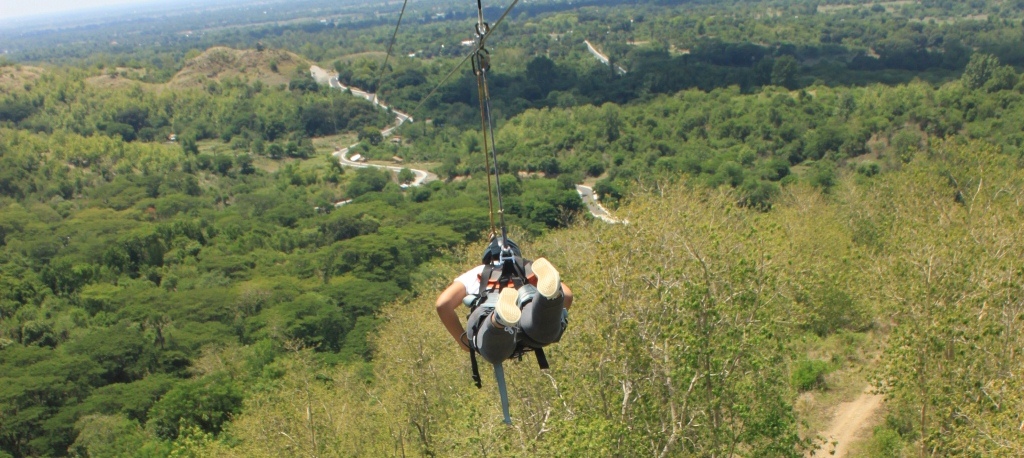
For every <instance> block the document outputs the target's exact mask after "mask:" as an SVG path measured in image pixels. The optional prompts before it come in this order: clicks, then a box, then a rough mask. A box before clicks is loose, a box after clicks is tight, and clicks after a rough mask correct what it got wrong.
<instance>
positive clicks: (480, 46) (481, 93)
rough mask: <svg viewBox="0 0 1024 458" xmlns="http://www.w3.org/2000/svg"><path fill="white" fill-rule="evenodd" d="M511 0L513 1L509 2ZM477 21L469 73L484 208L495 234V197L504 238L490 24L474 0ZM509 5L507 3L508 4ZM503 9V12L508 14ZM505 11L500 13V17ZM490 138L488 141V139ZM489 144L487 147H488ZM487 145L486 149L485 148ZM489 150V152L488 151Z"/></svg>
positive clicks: (505, 232) (503, 210) (479, 1)
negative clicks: (475, 100) (478, 136)
mask: <svg viewBox="0 0 1024 458" xmlns="http://www.w3.org/2000/svg"><path fill="white" fill-rule="evenodd" d="M514 5H515V3H513V6H514ZM476 8H477V25H476V52H475V53H474V57H475V58H474V59H473V73H474V74H475V75H476V84H477V94H478V98H479V101H480V128H481V130H482V134H483V139H484V142H483V149H484V161H485V162H486V167H487V170H486V173H487V197H488V199H487V201H488V207H489V208H488V211H489V212H490V218H491V235H492V236H493V235H496V233H497V230H496V228H495V227H494V200H493V199H492V198H491V195H492V194H493V195H494V196H496V197H497V199H498V219H499V221H500V223H501V239H502V240H508V229H507V226H506V225H505V205H504V202H503V201H502V199H501V173H500V171H499V170H498V155H497V145H496V143H495V140H494V122H493V119H492V118H491V94H490V91H489V90H488V88H487V71H488V70H490V67H491V63H490V53H489V52H488V51H487V48H486V41H487V37H488V36H489V35H490V33H491V27H490V25H489V24H488V23H487V22H484V9H483V4H482V2H481V0H477V1H476ZM510 8H511V7H510ZM508 11H510V10H506V11H505V14H508ZM505 14H503V15H502V18H504V16H505ZM488 140H490V141H488ZM488 147H489V148H488ZM488 149H490V151H488ZM488 153H490V154H488ZM492 161H493V163H494V187H493V191H492V186H491V162H492Z"/></svg>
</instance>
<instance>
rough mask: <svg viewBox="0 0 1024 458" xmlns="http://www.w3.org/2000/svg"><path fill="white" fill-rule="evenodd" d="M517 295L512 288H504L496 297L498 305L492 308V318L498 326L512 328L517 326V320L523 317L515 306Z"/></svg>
mask: <svg viewBox="0 0 1024 458" xmlns="http://www.w3.org/2000/svg"><path fill="white" fill-rule="evenodd" d="M518 298H519V293H518V292H517V291H516V290H515V289H514V288H505V289H502V290H501V294H500V295H498V305H496V306H494V318H495V320H496V321H497V322H498V324H500V325H502V326H504V327H506V328H514V327H516V326H518V325H519V319H520V318H522V317H523V311H522V310H519V306H517V305H516V299H518Z"/></svg>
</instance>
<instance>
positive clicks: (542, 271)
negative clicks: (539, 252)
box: [533, 258, 562, 299]
mask: <svg viewBox="0 0 1024 458" xmlns="http://www.w3.org/2000/svg"><path fill="white" fill-rule="evenodd" d="M533 274H534V275H536V276H537V291H538V292H540V294H541V295H542V296H544V297H546V298H548V299H552V298H555V297H558V292H559V287H561V286H562V279H561V278H560V277H559V275H558V270H556V269H555V266H553V265H551V262H549V261H548V260H547V259H545V258H540V259H537V260H536V261H533Z"/></svg>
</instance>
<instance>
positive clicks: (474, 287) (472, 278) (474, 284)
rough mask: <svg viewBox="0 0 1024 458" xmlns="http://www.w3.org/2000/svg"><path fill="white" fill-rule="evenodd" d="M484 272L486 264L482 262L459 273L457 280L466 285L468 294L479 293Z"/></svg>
mask: <svg viewBox="0 0 1024 458" xmlns="http://www.w3.org/2000/svg"><path fill="white" fill-rule="evenodd" d="M483 273H484V266H483V264H481V265H479V266H476V267H474V268H472V269H469V270H468V271H466V273H464V274H462V275H459V276H458V278H456V279H455V281H456V282H459V283H462V285H463V286H465V287H466V295H470V294H477V293H479V292H480V275H481V274H483Z"/></svg>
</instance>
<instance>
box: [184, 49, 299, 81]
mask: <svg viewBox="0 0 1024 458" xmlns="http://www.w3.org/2000/svg"><path fill="white" fill-rule="evenodd" d="M309 65H310V62H309V61H308V60H306V59H304V58H302V57H299V56H298V55H296V54H294V53H291V52H288V51H283V50H277V49H265V50H263V51H257V50H255V49H231V48H226V47H221V46H218V47H214V48H210V49H207V50H206V51H205V52H203V53H202V54H200V55H199V56H197V57H195V58H193V59H191V60H189V61H188V62H186V63H185V65H184V67H183V68H182V69H181V71H179V72H178V74H177V75H175V76H174V78H172V79H171V81H170V82H168V83H167V86H168V87H171V88H190V87H201V86H203V85H204V84H205V83H206V82H207V81H209V80H215V81H219V80H223V79H227V78H243V79H248V80H249V81H262V82H263V84H267V85H270V86H277V85H279V84H288V81H290V80H291V78H292V77H293V76H292V73H293V71H294V70H295V68H296V67H300V66H301V67H302V68H309Z"/></svg>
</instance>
